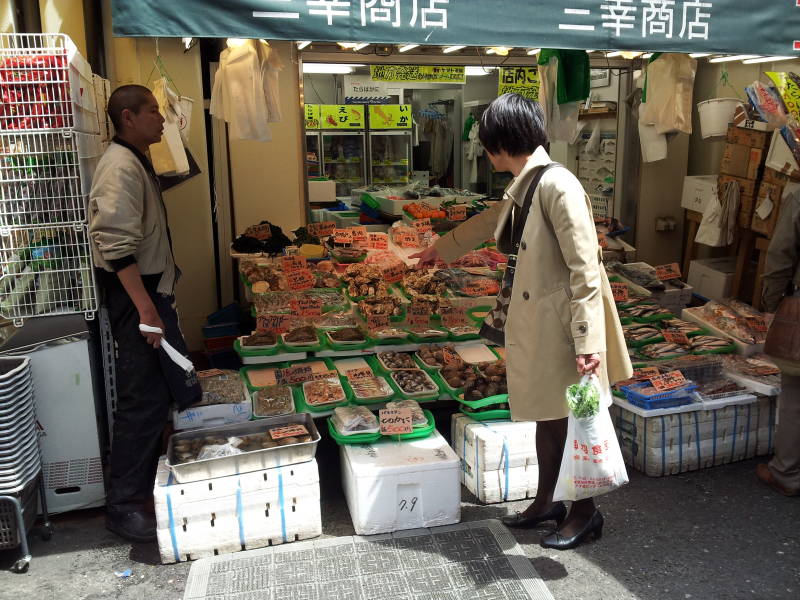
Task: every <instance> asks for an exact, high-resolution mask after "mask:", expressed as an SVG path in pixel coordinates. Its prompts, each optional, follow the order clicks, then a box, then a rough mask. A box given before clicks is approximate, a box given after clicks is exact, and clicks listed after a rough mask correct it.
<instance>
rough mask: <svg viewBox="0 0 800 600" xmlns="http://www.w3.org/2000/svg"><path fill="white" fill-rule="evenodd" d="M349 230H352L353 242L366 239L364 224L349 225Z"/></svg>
mask: <svg viewBox="0 0 800 600" xmlns="http://www.w3.org/2000/svg"><path fill="white" fill-rule="evenodd" d="M350 230H351V231H352V232H353V241H354V242H366V241H367V228H366V227H365V226H364V225H357V226H355V227H351V228H350Z"/></svg>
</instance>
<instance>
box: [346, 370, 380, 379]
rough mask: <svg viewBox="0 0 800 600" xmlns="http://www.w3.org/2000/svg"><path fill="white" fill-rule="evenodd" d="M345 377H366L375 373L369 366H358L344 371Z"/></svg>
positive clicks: (373, 375)
mask: <svg viewBox="0 0 800 600" xmlns="http://www.w3.org/2000/svg"><path fill="white" fill-rule="evenodd" d="M346 377H347V378H348V379H353V380H356V379H368V378H370V377H375V373H373V372H372V369H370V368H369V367H359V368H357V369H350V370H349V371H347V373H346Z"/></svg>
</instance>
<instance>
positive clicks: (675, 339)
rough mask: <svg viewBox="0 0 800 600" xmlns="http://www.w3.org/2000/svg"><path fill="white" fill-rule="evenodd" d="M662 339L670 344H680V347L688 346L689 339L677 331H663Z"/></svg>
mask: <svg viewBox="0 0 800 600" xmlns="http://www.w3.org/2000/svg"><path fill="white" fill-rule="evenodd" d="M661 334H662V335H663V336H664V339H665V340H666V341H667V342H669V343H670V344H681V345H682V346H688V345H689V343H690V342H689V337H688V336H687V335H686V334H685V333H683V332H682V331H680V330H679V329H665V330H664V331H662V332H661Z"/></svg>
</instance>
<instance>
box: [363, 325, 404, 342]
mask: <svg viewBox="0 0 800 600" xmlns="http://www.w3.org/2000/svg"><path fill="white" fill-rule="evenodd" d="M369 337H371V338H372V339H374V340H393V339H405V338H407V337H408V332H406V331H403V330H402V329H399V328H397V327H381V328H380V329H370V330H369Z"/></svg>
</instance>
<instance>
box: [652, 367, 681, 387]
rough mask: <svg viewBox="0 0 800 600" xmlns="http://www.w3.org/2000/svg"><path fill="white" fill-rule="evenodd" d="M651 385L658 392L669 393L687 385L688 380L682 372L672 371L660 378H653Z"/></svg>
mask: <svg viewBox="0 0 800 600" xmlns="http://www.w3.org/2000/svg"><path fill="white" fill-rule="evenodd" d="M650 383H651V384H652V385H653V387H654V388H655V389H656V391H657V392H668V391H670V390H674V389H677V388H679V387H681V386H683V385H685V384H686V378H685V377H684V376H683V373H681V372H680V371H670V372H669V373H664V374H663V375H659V376H658V377H651V378H650Z"/></svg>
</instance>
